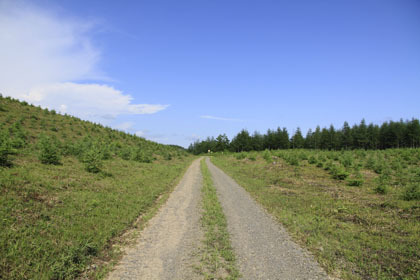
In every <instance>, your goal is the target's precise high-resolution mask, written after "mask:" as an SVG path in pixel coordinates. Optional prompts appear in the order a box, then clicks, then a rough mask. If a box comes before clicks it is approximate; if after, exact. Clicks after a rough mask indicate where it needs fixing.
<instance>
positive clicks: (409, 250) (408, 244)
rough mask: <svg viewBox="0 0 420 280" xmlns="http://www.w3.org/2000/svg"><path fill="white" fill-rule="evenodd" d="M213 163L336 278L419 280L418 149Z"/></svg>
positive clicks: (294, 153)
mask: <svg viewBox="0 0 420 280" xmlns="http://www.w3.org/2000/svg"><path fill="white" fill-rule="evenodd" d="M212 161H213V162H214V163H215V164H216V165H217V166H219V167H220V168H222V169H223V170H224V171H226V172H227V173H228V174H229V175H231V176H232V177H233V178H234V179H235V180H236V181H237V182H238V183H239V184H240V185H242V186H243V187H244V188H245V189H246V190H247V191H248V192H249V193H250V194H251V195H252V196H253V197H254V198H255V199H256V200H257V201H258V202H259V203H260V204H261V205H263V207H265V208H266V209H267V210H268V211H269V212H271V213H272V214H273V215H274V216H275V217H276V218H277V219H278V220H279V221H280V222H281V223H282V224H283V225H284V226H285V227H286V228H287V230H288V231H289V233H290V234H291V235H292V236H293V237H294V239H295V240H296V241H297V242H298V243H299V244H301V245H302V246H304V247H306V248H308V249H309V250H310V251H311V252H312V253H313V254H314V255H315V257H316V258H317V260H318V261H319V263H320V264H321V265H322V266H323V267H324V268H325V269H326V270H327V271H328V273H329V274H331V275H333V276H338V277H340V278H342V279H420V262H419V260H420V254H419V252H420V238H419V236H420V203H419V199H420V196H419V192H420V189H419V188H420V150H419V149H395V150H385V151H343V152H333V151H308V150H279V151H264V152H249V153H237V154H224V155H222V154H216V155H215V156H214V157H213V158H212Z"/></svg>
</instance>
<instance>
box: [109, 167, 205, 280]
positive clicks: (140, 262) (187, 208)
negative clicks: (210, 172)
mask: <svg viewBox="0 0 420 280" xmlns="http://www.w3.org/2000/svg"><path fill="white" fill-rule="evenodd" d="M201 186H202V177H201V172H200V159H198V160H195V161H194V162H193V163H192V165H191V166H190V167H189V168H188V170H187V172H186V173H185V175H184V177H183V178H182V180H181V182H180V183H179V185H178V186H177V187H176V188H175V190H174V192H173V193H172V194H171V195H170V197H169V199H168V201H167V202H166V204H165V205H163V206H162V208H161V209H160V211H159V212H158V213H157V215H156V216H155V217H153V218H152V219H151V220H150V221H149V224H148V226H147V227H146V228H145V229H144V230H143V232H142V233H141V236H140V237H139V239H138V241H137V243H136V245H135V246H134V247H131V248H127V249H126V252H125V255H124V257H123V258H122V260H121V262H120V263H119V264H118V265H117V266H116V267H115V270H114V271H112V272H111V273H110V275H109V277H108V279H173V280H175V279H200V278H201V277H200V276H199V275H197V274H196V273H195V272H194V269H193V267H192V265H194V264H197V263H198V262H199V261H200V260H199V259H198V260H197V256H194V252H196V249H197V248H199V246H200V242H201V240H202V236H203V233H202V231H201V225H200V213H201V210H200V208H199V207H200V203H199V202H200V198H201Z"/></svg>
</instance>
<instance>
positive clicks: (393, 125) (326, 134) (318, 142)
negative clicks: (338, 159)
mask: <svg viewBox="0 0 420 280" xmlns="http://www.w3.org/2000/svg"><path fill="white" fill-rule="evenodd" d="M419 147H420V122H419V120H418V119H414V118H413V119H412V120H406V121H404V120H400V121H398V122H395V121H389V122H384V123H382V124H381V125H377V124H373V123H370V124H366V121H365V120H364V119H363V120H362V121H361V122H360V123H359V124H355V125H353V126H352V127H350V125H349V123H348V122H344V124H343V126H342V128H340V129H336V128H335V127H334V126H333V125H330V127H329V128H326V127H324V128H322V129H321V128H320V126H317V127H316V128H315V130H312V129H309V130H308V132H307V134H306V136H305V137H304V136H303V135H302V132H301V130H300V128H297V129H296V132H295V133H294V134H293V135H292V136H291V137H290V136H289V133H288V131H287V129H286V128H282V129H281V128H280V127H278V128H277V129H276V130H271V129H269V130H267V133H266V134H261V133H259V132H254V133H253V134H252V135H251V134H250V133H249V132H248V131H247V130H245V129H243V130H241V131H240V132H239V133H238V134H237V135H236V136H235V137H233V139H232V141H229V139H228V138H227V136H226V134H223V135H219V136H218V137H217V138H213V137H208V138H207V139H206V140H204V141H196V142H194V143H192V144H191V145H190V147H189V148H188V150H189V151H190V152H192V153H194V154H200V153H206V152H208V151H209V150H210V151H213V152H220V151H231V152H242V151H252V150H254V151H261V150H265V149H268V150H277V149H289V148H292V149H301V148H305V149H323V150H353V149H366V150H368V149H369V150H373V149H388V148H419Z"/></svg>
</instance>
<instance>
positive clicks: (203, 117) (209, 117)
mask: <svg viewBox="0 0 420 280" xmlns="http://www.w3.org/2000/svg"><path fill="white" fill-rule="evenodd" d="M200 118H202V119H209V120H218V121H230V122H243V120H241V119H233V118H223V117H215V116H209V115H204V116H200Z"/></svg>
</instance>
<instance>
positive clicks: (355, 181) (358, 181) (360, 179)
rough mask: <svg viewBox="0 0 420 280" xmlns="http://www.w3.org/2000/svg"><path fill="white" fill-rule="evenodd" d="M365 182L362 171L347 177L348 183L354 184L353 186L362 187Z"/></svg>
mask: <svg viewBox="0 0 420 280" xmlns="http://www.w3.org/2000/svg"><path fill="white" fill-rule="evenodd" d="M363 183H364V180H363V177H362V174H360V173H358V174H356V175H355V176H354V177H352V178H348V179H347V185H349V186H352V187H360V186H361V185H363Z"/></svg>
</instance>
